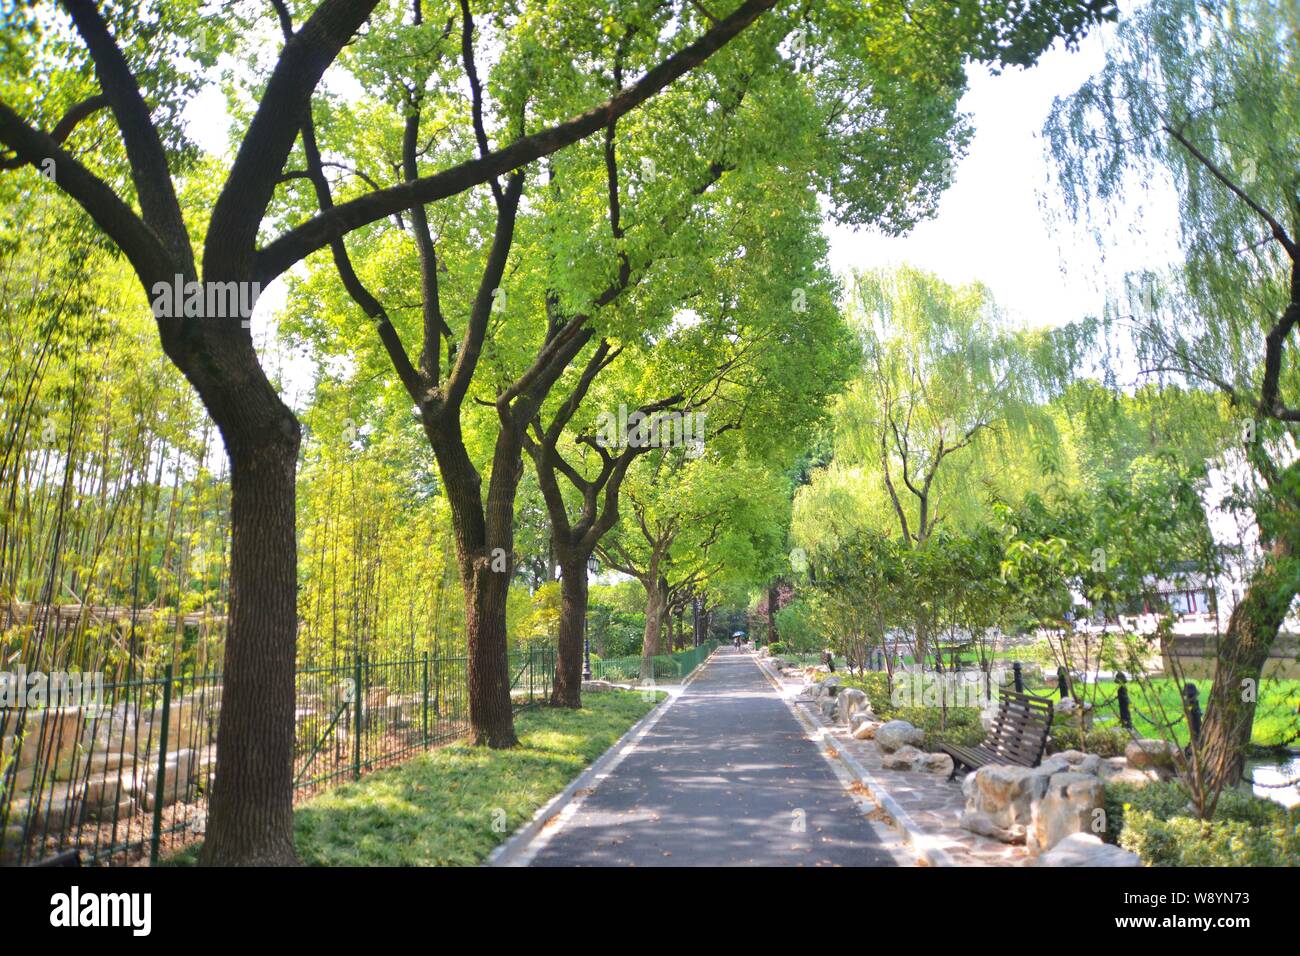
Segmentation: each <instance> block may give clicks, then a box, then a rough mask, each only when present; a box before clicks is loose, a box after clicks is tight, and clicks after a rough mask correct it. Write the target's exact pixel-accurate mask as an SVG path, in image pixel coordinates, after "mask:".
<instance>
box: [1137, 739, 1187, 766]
mask: <svg viewBox="0 0 1300 956" xmlns="http://www.w3.org/2000/svg"><path fill="white" fill-rule="evenodd" d="M1177 756H1178V745H1177V744H1172V743H1169V742H1167V741H1164V740H1151V739H1142V740H1132V741H1129V745H1128V746H1127V747H1125V748H1124V759H1125V760H1127V761H1128V765H1129V766H1130V767H1132V768H1134V769H1135V770H1164V771H1170V772H1172V771H1173V769H1174V761H1175V760H1176V759H1177Z"/></svg>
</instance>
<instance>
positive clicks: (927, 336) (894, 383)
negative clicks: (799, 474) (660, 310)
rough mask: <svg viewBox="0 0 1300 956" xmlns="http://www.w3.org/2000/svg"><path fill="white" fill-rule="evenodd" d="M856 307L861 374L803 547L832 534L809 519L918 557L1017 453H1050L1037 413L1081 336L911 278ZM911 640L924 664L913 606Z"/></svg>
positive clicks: (973, 291)
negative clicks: (1026, 324) (873, 534)
mask: <svg viewBox="0 0 1300 956" xmlns="http://www.w3.org/2000/svg"><path fill="white" fill-rule="evenodd" d="M850 305H851V319H852V322H853V324H854V326H855V329H856V331H857V333H858V340H859V343H860V346H861V353H860V366H859V369H858V371H857V374H856V376H855V377H854V379H853V380H852V382H851V384H850V386H849V389H848V390H847V392H846V393H845V395H844V396H843V397H842V398H841V400H840V403H839V405H838V408H837V414H836V436H835V457H834V460H833V461H832V463H831V465H830V466H828V467H827V468H825V469H823V470H821V471H820V472H819V473H818V474H817V476H816V477H815V479H814V481H813V483H812V485H811V486H810V487H809V488H807V489H806V490H804V491H803V492H802V493H801V494H800V500H799V501H798V503H797V509H798V511H799V512H800V514H801V517H800V525H801V526H802V527H804V528H806V529H810V530H811V532H812V535H813V537H811V538H806V539H805V546H809V550H813V551H816V550H818V549H819V548H820V547H821V544H822V542H823V540H824V539H825V538H827V537H828V535H833V534H834V533H836V532H835V528H834V525H833V524H828V523H826V522H824V521H822V520H820V519H818V520H814V521H813V522H812V523H811V524H810V522H809V518H808V515H809V514H813V513H816V514H824V513H825V512H826V511H827V510H828V508H838V509H842V510H843V511H844V513H846V514H848V515H850V516H852V517H851V518H850V520H849V525H850V526H852V525H857V526H858V528H865V529H870V530H874V531H877V532H885V533H889V534H893V535H896V536H897V538H898V540H899V541H900V542H901V543H902V544H903V546H904V547H907V548H918V549H919V548H923V547H924V546H925V544H926V542H927V541H928V540H929V539H930V537H931V535H932V534H933V533H934V531H935V529H936V527H938V526H940V525H943V526H945V527H948V526H952V527H953V528H954V530H959V529H961V528H964V527H968V526H971V525H972V524H975V523H978V521H979V520H980V518H981V516H982V514H983V510H984V506H985V500H986V497H987V493H988V490H990V488H994V487H997V486H999V485H1001V484H1002V483H1003V482H1002V477H1003V476H1001V475H1000V474H999V471H1000V468H1001V465H1000V464H999V462H1001V461H1004V460H1005V459H1006V458H1007V457H1008V452H1009V451H1010V450H1011V449H1013V448H1016V447H1018V446H1020V445H1023V444H1027V443H1029V442H1031V441H1045V442H1047V443H1050V442H1051V441H1052V440H1053V422H1052V418H1051V416H1050V415H1049V414H1048V413H1047V411H1046V409H1045V408H1044V407H1043V403H1044V402H1045V401H1046V400H1047V399H1048V398H1050V396H1051V395H1053V394H1055V392H1056V391H1057V390H1058V389H1059V388H1060V387H1061V385H1062V384H1063V382H1064V381H1065V380H1066V379H1067V378H1068V376H1069V375H1070V374H1071V370H1072V369H1073V367H1074V365H1075V363H1076V360H1077V352H1078V350H1079V344H1078V343H1079V342H1080V340H1081V338H1082V336H1081V335H1080V331H1081V330H1079V329H1076V328H1072V327H1065V328H1062V329H1056V330H1050V331H1025V330H1020V329H1016V328H1013V327H1012V326H1011V325H1010V323H1009V322H1008V321H1007V320H1006V318H1005V317H1004V316H1003V315H1002V313H1001V312H1000V310H999V309H998V308H997V306H996V304H995V303H994V301H993V299H992V297H991V296H990V294H989V292H988V290H987V289H985V288H984V287H983V286H980V285H978V284H975V285H969V286H964V287H953V286H950V285H948V284H947V283H945V282H943V281H942V280H940V279H938V278H937V277H935V276H933V275H930V274H927V273H924V272H920V271H918V270H915V269H911V268H907V267H903V268H900V269H897V270H894V271H876V272H866V273H859V274H857V275H855V276H854V277H853V283H852V291H851V295H850ZM986 486H987V487H986ZM851 530H852V529H851V528H850V527H846V528H842V529H840V530H839V532H838V533H841V534H844V533H848V532H850V531H851ZM849 536H850V537H854V535H853V534H850V535H849ZM829 546H831V547H833V546H834V545H829ZM823 550H824V549H823ZM916 626H917V635H916V639H917V648H916V649H917V654H918V656H924V653H925V645H926V640H927V637H926V635H927V631H928V624H927V620H926V616H925V612H924V609H923V607H922V606H921V605H917V622H916Z"/></svg>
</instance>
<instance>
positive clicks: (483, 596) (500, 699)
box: [462, 556, 519, 748]
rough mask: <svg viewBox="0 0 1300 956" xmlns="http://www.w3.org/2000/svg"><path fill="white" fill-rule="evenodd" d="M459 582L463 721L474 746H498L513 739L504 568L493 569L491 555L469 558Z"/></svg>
mask: <svg viewBox="0 0 1300 956" xmlns="http://www.w3.org/2000/svg"><path fill="white" fill-rule="evenodd" d="M462 579H463V580H464V582H465V642H466V646H467V649H468V653H469V673H468V675H467V684H468V693H469V723H470V732H471V734H472V736H473V740H474V744H475V745H476V746H482V745H484V744H486V745H487V746H489V747H494V748H502V747H513V746H515V745H516V744H517V743H519V738H518V737H517V736H515V721H514V713H513V711H512V710H511V706H510V658H509V639H508V636H507V634H506V598H507V596H508V595H509V592H510V572H509V571H508V570H506V571H502V570H500V568H499V567H498V568H494V567H493V561H492V558H491V557H490V556H489V557H484V558H479V559H478V560H475V561H474V562H473V563H472V565H471V567H470V568H469V569H468V573H467V574H464V575H463V577H462Z"/></svg>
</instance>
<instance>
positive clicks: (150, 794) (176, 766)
mask: <svg viewBox="0 0 1300 956" xmlns="http://www.w3.org/2000/svg"><path fill="white" fill-rule="evenodd" d="M197 756H198V755H197V754H196V753H195V752H194V751H193V750H178V751H176V752H174V753H169V754H168V755H167V757H166V760H165V762H164V766H163V780H162V785H163V793H162V805H163V806H164V807H170V806H171V805H172V804H173V803H178V802H188V801H189V800H190V799H191V797H192V796H193V794H192V792H191V789H192V783H193V779H194V773H195V771H196V770H197V769H198V759H197ZM157 793H158V778H157V767H156V766H154V767H150V768H149V769H148V770H147V771H146V772H145V777H144V792H143V793H142V794H141V796H142V797H143V798H144V808H145V809H146V810H150V811H152V810H153V806H154V801H155V798H156V797H157Z"/></svg>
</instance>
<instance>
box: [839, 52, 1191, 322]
mask: <svg viewBox="0 0 1300 956" xmlns="http://www.w3.org/2000/svg"><path fill="white" fill-rule="evenodd" d="M1113 32H1114V28H1113V27H1107V28H1105V29H1104V30H1101V31H1099V32H1097V33H1095V34H1093V35H1091V36H1089V37H1088V38H1086V39H1085V40H1084V42H1083V43H1082V44H1081V45H1080V48H1079V49H1078V50H1077V51H1075V52H1072V53H1071V52H1067V51H1065V50H1064V49H1062V48H1060V47H1059V46H1058V47H1057V48H1055V49H1053V50H1051V51H1050V52H1049V53H1048V54H1047V55H1045V56H1044V57H1043V58H1042V60H1041V61H1040V62H1039V64H1038V65H1036V66H1034V67H1032V68H1031V69H1028V70H1012V71H1007V72H1005V73H1003V74H1002V75H1000V76H993V75H991V74H989V72H988V71H987V70H985V69H984V68H982V67H979V68H971V69H970V70H969V71H968V76H969V80H970V88H969V91H968V92H967V94H966V96H965V97H963V99H962V101H961V108H962V109H963V110H964V111H965V112H967V113H968V114H970V115H971V118H972V125H973V126H974V129H975V135H974V137H973V139H972V141H971V144H970V147H969V149H968V151H967V155H966V157H965V158H964V159H963V160H962V161H961V162H960V163H959V164H958V167H957V171H956V176H955V178H954V182H953V185H952V186H951V188H949V190H948V191H947V192H946V193H944V195H943V197H942V199H941V200H940V204H939V211H938V215H937V216H936V217H935V218H934V219H931V220H927V221H926V222H923V223H921V224H920V225H918V226H917V227H916V228H915V229H913V230H912V232H911V233H910V234H908V235H906V236H903V237H899V238H890V237H886V236H882V235H880V234H878V233H871V232H868V231H859V232H857V233H855V232H853V231H852V230H849V229H846V228H842V227H837V226H833V225H829V224H828V227H827V234H828V235H829V237H830V240H831V264H832V266H833V267H834V268H835V270H836V271H837V272H841V273H842V272H844V271H846V270H847V269H849V268H850V267H855V268H874V267H879V266H887V265H898V264H900V263H908V264H911V265H913V266H917V267H920V268H924V269H927V270H929V271H931V272H934V273H936V274H938V275H939V276H940V277H941V278H943V279H945V280H946V281H948V282H952V283H964V282H970V281H972V280H975V279H978V280H980V281H982V282H983V283H984V284H985V285H987V286H989V288H990V289H991V290H992V291H993V294H994V297H995V298H996V299H997V301H998V302H999V304H1001V305H1002V306H1003V307H1004V308H1005V309H1006V310H1007V312H1008V314H1009V315H1010V316H1012V317H1013V318H1016V319H1018V320H1019V321H1020V322H1022V323H1024V324H1028V325H1032V326H1042V325H1051V326H1055V325H1060V324H1063V323H1065V322H1069V321H1073V320H1075V319H1080V318H1083V317H1085V316H1087V315H1096V314H1098V313H1099V312H1100V311H1101V305H1102V301H1103V288H1105V287H1109V288H1112V289H1114V288H1118V287H1119V285H1120V282H1121V280H1122V275H1123V271H1124V270H1132V269H1135V268H1139V267H1143V266H1147V265H1156V264H1158V263H1160V262H1162V261H1167V260H1168V259H1169V258H1170V256H1169V254H1168V252H1165V251H1163V250H1170V247H1169V246H1168V245H1165V244H1164V243H1163V242H1156V243H1153V242H1151V240H1150V237H1151V236H1157V235H1164V236H1166V237H1169V238H1170V239H1171V238H1172V229H1173V226H1174V224H1175V221H1176V220H1175V218H1174V215H1175V213H1174V207H1173V205H1172V194H1168V195H1161V194H1160V193H1161V191H1158V190H1154V191H1152V193H1151V194H1148V195H1147V196H1145V197H1144V198H1145V200H1146V203H1147V204H1148V208H1146V209H1145V211H1139V209H1138V207H1137V205H1136V204H1135V205H1134V207H1133V212H1132V216H1131V218H1132V220H1133V224H1134V225H1135V226H1140V227H1141V228H1142V231H1143V234H1144V235H1145V236H1146V237H1147V238H1146V239H1143V238H1139V237H1136V236H1133V235H1130V234H1128V231H1127V230H1125V231H1124V232H1122V233H1120V234H1116V235H1113V236H1109V237H1108V239H1109V241H1110V243H1111V245H1110V249H1109V251H1108V255H1107V257H1106V261H1105V262H1103V261H1102V257H1101V255H1100V253H1099V251H1098V247H1097V244H1096V242H1095V240H1093V239H1092V238H1091V237H1089V236H1087V235H1085V233H1084V232H1083V230H1082V229H1079V228H1077V227H1074V226H1072V225H1070V224H1069V223H1068V222H1067V221H1066V220H1065V219H1064V218H1063V217H1058V221H1057V224H1056V226H1055V227H1049V225H1048V223H1047V221H1046V216H1045V215H1044V212H1043V210H1042V208H1040V200H1041V199H1042V198H1043V194H1044V191H1045V187H1046V186H1047V176H1048V168H1049V167H1048V160H1047V157H1046V155H1045V152H1044V144H1043V141H1042V139H1041V137H1040V131H1041V130H1042V126H1043V121H1044V120H1045V119H1046V118H1047V115H1048V113H1049V111H1050V109H1051V106H1052V99H1053V98H1054V97H1056V96H1066V95H1069V94H1070V93H1072V92H1074V90H1075V89H1077V88H1078V86H1079V85H1080V84H1081V83H1083V82H1084V81H1085V80H1087V79H1088V77H1089V76H1091V75H1092V74H1093V73H1095V72H1096V71H1097V70H1098V69H1100V67H1101V66H1102V64H1103V62H1104V50H1105V43H1106V42H1107V40H1108V39H1109V37H1110V36H1111V35H1112V34H1113ZM1048 200H1049V202H1055V199H1054V197H1052V196H1049V197H1048ZM1152 207H1153V208H1152ZM1170 251H1171V250H1170ZM1063 264H1064V266H1065V267H1064V268H1063ZM1107 284H1108V285H1107Z"/></svg>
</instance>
